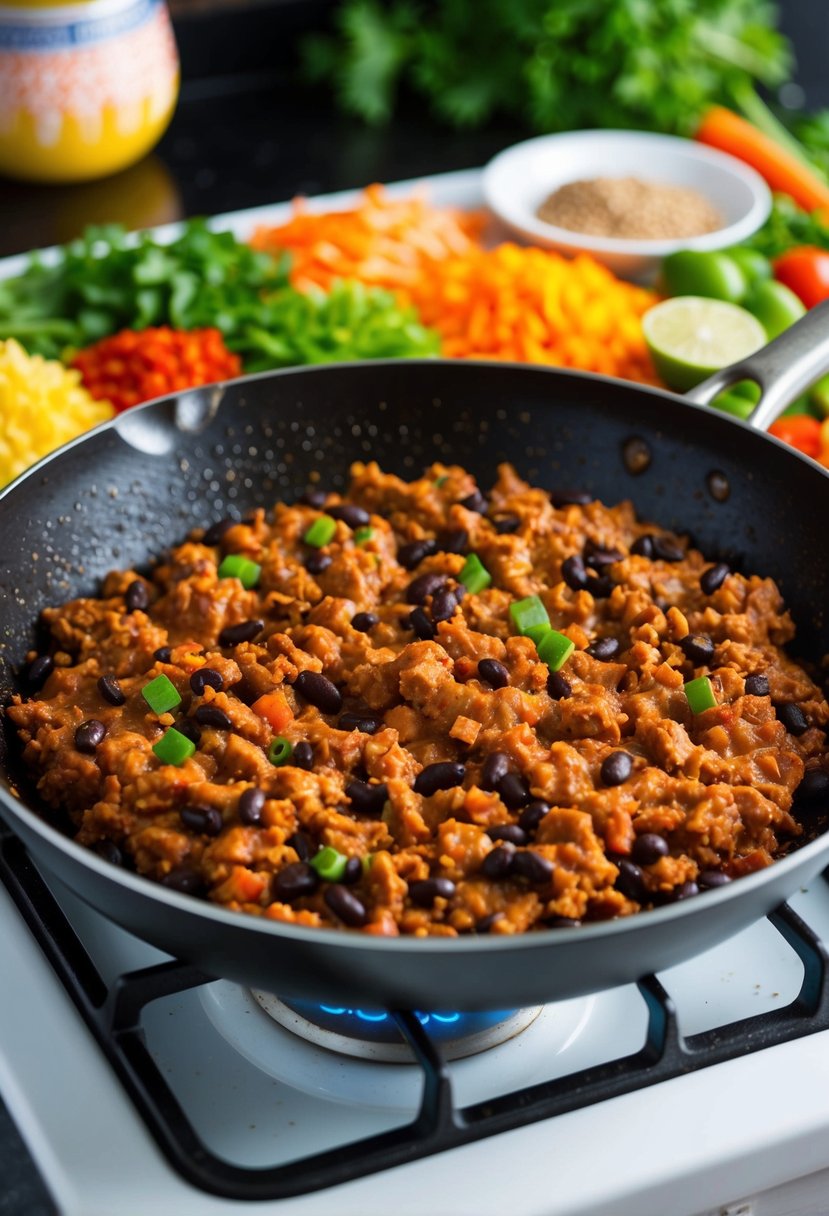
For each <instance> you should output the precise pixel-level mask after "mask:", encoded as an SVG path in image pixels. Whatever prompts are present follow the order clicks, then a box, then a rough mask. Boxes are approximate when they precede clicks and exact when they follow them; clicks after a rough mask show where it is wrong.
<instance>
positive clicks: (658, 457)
mask: <svg viewBox="0 0 829 1216" xmlns="http://www.w3.org/2000/svg"><path fill="white" fill-rule="evenodd" d="M827 368H829V305H825V306H823V307H821V308H819V309H815V310H813V312H811V313H810V314H809V315H808V316H807V317H806V318H805V319H804V320H803V321H801V322H800V323H799V324H798V325H797V326H795V327H794V328H793V329H792V330H790V331H789V332H788V333H787V334H786V335H784V337H783V338H780V339H778V340H777V341H776V342H775V343H773V344H772V345H770V346H769V347H767V348H766V349H765V350H764V351H762V352H760V353H758V354H757V355H755V356H753V357H752V358H750V359H749V360H747V361H746V363H745V364H743V365H741V366H739V367H735V368H732V369H728V371H727V372H725V373H721V374H718V375H717V376H716V377H715V378H714V380H713V381H710V382H707V384H706V385H704V386H700V388H699V389H697V390H695V392H694V397H695V398H696V399H697V400H698V401H706V400H710V399H711V396H712V395H713V394H714V392H715V391H717V390H718V389H719V388H721V387H723V386H724V385H725V384H727V383H732V382H734V381H735V380H736V379H740V378H742V377H743V376H750V377H752V378H754V379H756V380H757V381H758V382H760V383H761V385H762V386H763V388H764V390H765V395H764V400H763V402H762V405H761V407H760V411H761V413H760V416H758V417H757V418H755V420H754V421H755V425H761V424H762V423H764V422H766V421H768V420H769V419H770V418H771V417H773V416H774V415H775V414H776V413H777V412H779V411H780V409H781V408H782V406H783V405H784V404H785V402H786V401H787V400H790V399H792V398H794V397H795V396H796V395H797V394H798V392H800V391H801V390H802V388H803V387H804V386H805V385H806V384H807V383H810V382H812V381H813V380H814V379H816V378H817V376H818V375H819V374H820V373H821V372H823V371H825V370H826V369H827ZM435 458H438V459H441V460H443V461H455V462H458V463H461V464H463V465H465V466H466V467H467V468H469V469H471V470H472V471H473V472H474V473H475V474H476V476H477V478H478V479H479V481H480V483H481V484H482V485H483V486H486V485H487V484H488V483H489V482H491V480H492V479H493V478H494V475H495V469H496V466H497V464H498V463H499V462H500V461H502V460H509V461H512V462H513V463H514V464H515V466H516V467H517V469H518V471H519V472H520V473H521V474H522V475H523V476H524V477H526V478H528V479H529V480H530V481H531V482H534V483H537V484H540V485H543V486H547V487H551V488H553V487H559V488H561V487H573V486H576V487H578V488H581V489H586V490H589V491H590V492H591V493H592V494H593V495H594V496H595V497H597V498H601V499H603V500H604V501H605V502H610V503H612V502H616V501H618V500H620V499H623V498H631V499H632V500H633V502H634V503H635V505H636V508H637V510H638V512H639V514H640V516H641V517H642V518H644V519H652V520H654V521H657V522H659V523H661V524H663V525H666V526H668V527H670V528H673V529H676V530H677V531H678V532H688V533H690V534H691V535H692V536H693V538H694V541H695V543H696V544H697V545H698V546H699V547H700V548H701V549H702V551H703V552H704V553H705V554H706V555H707V556H709V557H711V558H722V559H725V560H727V561H729V562H731V563H732V564H734V565H735V566H736V567H737V568H740V569H743V570H745V571H756V572H758V573H762V574H766V575H770V576H772V577H773V578H775V579H776V580H777V581H778V583H779V584H780V586H781V588H782V590H783V594H784V596H785V598H786V601H787V604H788V606H789V607H790V609H791V611H792V613H793V615H794V618H795V620H796V621H797V623H798V626H799V634H798V640H797V652H798V653H799V654H802V655H804V656H811V657H813V658H818V657H819V656H822V655H823V654H824V653H826V652H827V651H829V621H827V616H826V612H825V605H826V604H827V602H829V545H827V543H826V534H827V527H829V476H827V474H826V473H825V472H823V471H822V470H821V469H820V468H819V467H818V466H817V465H816V464H813V463H812V462H811V461H809V460H807V459H806V458H804V457H801V456H799V455H798V454H797V453H795V452H794V451H792V450H791V449H790V448H787V447H785V446H783V445H782V444H780V443H778V442H777V441H776V440H774V439H770V438H769V437H768V436H766V435H764V434H763V433H761V432H760V431H758V430H756V429H752V427H751V426H750V425H746V424H744V423H741V422H739V421H736V420H734V419H732V418H730V417H728V416H726V415H723V414H721V413H719V412H717V411H713V410H708V409H705V408H699V407H698V406H697V405H695V404H692V403H691V402H690V401H688V400H687V399H683V398H681V397H677V396H674V395H673V394H671V393H667V392H660V391H657V390H653V389H646V388H639V387H636V386H634V385H631V384H626V383H622V382H619V381H612V380H608V379H605V378H603V377H599V376H590V375H582V374H576V373H572V372H562V371H551V370H545V369H540V368H532V367H525V366H504V365H495V364H482V363H459V362H439V361H423V362H411V363H409V362H404V363H401V362H390V363H364V364H352V365H345V366H333V367H325V368H315V369H303V370H296V371H284V372H279V373H275V374H268V375H264V376H260V377H252V378H248V379H244V380H239V381H236V382H233V383H230V384H228V385H226V386H222V387H217V388H211V389H204V390H199V391H194V392H190V393H185V394H182V395H180V396H178V397H168V398H164V399H163V400H159V401H156V402H153V403H150V404H148V405H146V406H144V407H143V408H140V409H137V410H132V411H130V412H128V413H126V414H123V415H121V416H120V417H119V418H118V419H116V420H115V421H113V422H112V423H109V424H107V425H105V426H103V427H100V428H98V429H97V430H96V431H94V432H93V433H92V434H91V435H89V436H88V437H86V438H84V439H82V440H79V441H77V442H75V443H74V444H72V445H70V446H68V447H66V448H64V449H63V450H61V451H60V452H58V453H57V454H56V455H55V456H53V457H50V458H49V459H47V460H45V461H43V462H41V463H40V464H39V465H37V466H36V467H35V468H34V469H33V470H32V471H30V472H29V473H27V474H26V475H25V476H23V477H22V478H20V479H19V480H18V481H17V482H15V483H14V485H12V486H11V487H9V488H8V489H7V490H6V491H5V493H3V494H0V604H2V622H1V624H0V669H1V670H0V676H2V681H3V688H2V694H3V696H4V697H6V698H7V697H8V695H9V693H10V692H11V691H12V688H13V686H14V680H15V677H14V674H13V673H14V672H16V671H17V670H18V669H19V668H20V666H21V664H22V662H23V659H24V656H25V654H26V651H27V650H28V649H29V648H30V647H31V646H32V645H33V643H34V641H35V638H36V631H35V622H36V620H37V617H38V614H39V612H40V610H41V609H42V608H44V607H45V606H47V605H51V604H56V603H60V602H62V601H64V600H67V599H69V598H71V597H73V596H76V595H80V594H90V593H94V592H95V590H96V589H97V587H98V585H99V581H100V579H101V577H102V576H103V575H104V574H105V573H106V572H107V571H108V570H110V569H113V568H126V567H129V566H136V567H142V566H146V564H147V563H148V561H149V559H150V558H151V556H152V555H154V554H159V553H160V552H162V551H163V550H164V549H165V547H167V546H169V545H171V544H172V543H174V542H177V541H178V540H180V539H182V538H183V537H184V536H185V534H186V533H187V532H188V531H189V529H191V528H192V527H194V526H196V525H206V524H209V523H210V522H211V521H213V520H215V519H218V518H220V517H222V516H224V515H226V514H228V513H230V514H234V515H238V516H239V517H241V516H243V515H244V514H245V512H246V511H247V510H248V509H249V508H250V507H252V506H253V505H254V504H259V503H263V504H266V505H268V504H271V503H273V502H274V501H275V500H276V499H279V498H284V499H287V500H288V501H290V500H292V499H293V498H295V497H296V496H297V495H298V494H300V493H301V492H302V491H303V490H304V489H305V487H306V486H307V485H308V483H309V481H311V480H315V479H316V478H319V482H320V484H322V485H324V486H326V487H328V488H330V489H337V490H341V489H343V487H344V486H345V484H346V479H347V476H348V468H349V465H350V464H351V462H352V461H354V460H363V461H366V460H377V461H378V462H379V463H380V464H381V466H382V467H383V468H384V469H386V470H388V471H390V472H395V473H399V474H401V475H403V476H404V477H406V476H409V477H410V476H413V475H415V474H418V473H419V472H420V471H421V469H422V468H423V467H424V466H426V465H427V464H429V463H430V462H431V461H432V460H434V459H435ZM7 743H8V752H7V754H5V755H3V756H0V765H2V769H3V781H2V784H0V812H2V815H3V817H4V819H5V820H6V822H7V823H8V825H9V826H10V827H11V828H12V829H13V830H14V831H15V832H16V833H17V834H18V835H19V836H20V837H22V839H23V840H24V842H25V843H26V845H27V846H28V848H29V849H30V851H31V853H32V854H33V856H34V858H35V859H36V861H37V862H38V864H39V865H40V866H41V867H42V868H43V869H44V870H45V871H47V873H48V872H50V871H51V872H53V873H54V874H55V875H57V876H58V877H59V878H60V879H61V880H62V881H63V882H64V883H66V884H67V886H69V887H70V888H71V889H72V890H73V891H75V892H76V893H77V894H78V895H79V896H81V897H82V898H83V899H84V900H86V901H87V902H88V903H90V904H92V905H93V906H94V907H95V908H97V909H99V910H100V911H102V912H104V913H105V914H106V915H107V916H109V917H111V918H112V919H113V920H114V921H117V922H118V923H119V924H121V925H123V926H125V927H126V928H127V929H129V930H131V931H132V932H134V933H135V934H137V935H138V936H139V937H142V938H144V939H146V940H147V941H149V942H152V943H153V944H154V945H156V946H158V947H160V948H161V949H163V950H166V951H168V952H170V953H171V954H174V955H177V956H179V957H180V958H183V959H186V960H188V961H190V962H192V963H194V964H196V965H197V966H198V967H200V968H201V969H202V970H203V971H205V972H206V973H208V974H210V975H214V976H225V977H228V978H230V979H234V980H238V981H240V982H243V983H246V984H250V985H255V986H256V987H259V988H263V989H266V990H268V991H273V992H277V993H279V994H280V995H282V996H284V997H305V998H310V999H317V1000H329V1001H331V1000H334V1001H338V1002H348V1003H354V1004H358V1005H362V1006H364V1007H365V1006H372V1005H374V1006H385V1007H389V1008H403V1009H415V1008H417V1009H429V1008H437V1009H446V1008H453V1009H460V1010H475V1009H487V1008H490V1009H493V1008H506V1007H510V1008H514V1007H518V1006H527V1005H534V1004H540V1003H543V1002H546V1001H551V1000H557V999H560V998H564V997H570V996H575V995H577V994H580V993H584V992H589V991H594V990H597V989H603V988H608V987H611V986H613V985H615V984H621V983H625V982H628V981H631V980H635V979H636V978H638V977H640V976H643V975H645V974H648V973H651V972H654V971H659V970H661V969H664V968H666V967H668V966H671V965H672V964H675V963H678V962H680V961H682V960H683V959H686V958H688V957H690V956H691V955H694V954H696V953H698V952H700V951H702V950H705V949H707V948H708V947H710V946H712V945H714V944H715V943H716V942H718V941H720V940H722V939H723V938H726V937H728V936H729V935H731V934H732V933H735V932H736V931H738V930H739V929H742V928H743V927H745V926H746V925H748V924H750V923H751V922H752V921H754V920H756V919H757V918H759V917H760V916H762V915H764V914H765V913H766V912H768V911H770V910H771V909H772V908H774V907H775V906H776V905H778V904H779V903H780V902H781V901H782V900H784V899H785V898H786V897H787V896H789V895H790V894H791V893H792V892H793V891H795V890H797V888H798V887H800V886H801V885H802V884H804V883H806V882H808V881H809V880H810V879H811V878H812V877H814V875H815V874H816V873H817V872H818V871H819V870H821V869H822V868H823V867H824V866H825V865H826V864H827V863H829V833H827V834H825V835H820V836H818V837H817V838H816V839H814V840H813V841H812V842H811V843H808V844H806V845H805V846H804V847H802V848H800V849H798V850H796V851H795V852H793V853H792V854H791V855H790V856H788V857H785V858H783V859H782V860H780V861H778V862H776V863H775V864H774V865H773V866H771V867H769V868H768V869H767V870H764V871H763V872H761V873H757V874H753V875H751V876H749V877H747V878H743V879H741V880H739V881H737V882H734V883H732V884H731V885H729V886H727V887H724V888H720V889H719V890H715V891H710V892H706V893H704V894H701V895H699V896H697V897H696V898H692V899H688V900H685V901H683V902H680V903H676V904H673V905H671V906H668V907H662V908H658V909H656V910H654V911H649V912H644V913H642V914H640V915H638V916H635V917H631V918H626V919H623V920H618V921H611V922H605V923H598V924H590V925H586V926H583V927H580V928H571V929H549V930H545V931H542V932H536V933H530V934H526V935H523V936H518V937H492V936H490V937H486V936H478V937H475V936H470V937H463V938H457V939H444V938H430V939H427V940H414V939H400V938H398V939H393V938H377V937H369V936H365V935H364V934H361V933H357V932H336V931H333V930H313V929H307V928H293V927H291V926H288V925H280V924H277V923H274V922H270V921H265V920H263V919H260V918H257V917H246V916H242V915H239V914H235V913H232V912H228V911H224V910H223V909H221V908H218V907H215V906H212V905H210V904H208V903H206V902H204V901H200V900H198V899H195V898H192V897H189V896H186V895H181V894H178V893H176V892H174V891H170V890H167V889H165V888H162V887H160V886H158V885H156V884H155V883H153V882H151V881H149V880H147V879H144V878H141V877H138V876H137V875H134V874H131V873H127V872H125V871H123V870H121V869H118V868H116V867H115V866H113V865H110V864H108V863H107V862H106V861H104V860H102V859H101V858H99V857H98V856H97V855H95V854H94V853H92V852H90V851H87V850H85V849H83V848H80V847H79V846H77V845H75V844H74V843H73V842H72V841H71V840H70V839H67V838H66V837H65V836H64V835H62V834H61V833H60V832H59V831H58V830H57V829H56V828H55V827H53V826H50V824H49V823H48V822H47V821H46V820H45V819H44V818H41V816H40V815H39V814H38V813H37V811H36V810H35V809H29V807H27V806H26V805H25V803H24V801H23V800H22V795H16V794H15V792H14V788H15V784H16V782H15V773H14V770H17V764H16V761H14V762H13V757H14V755H15V751H16V748H15V744H14V742H13V741H12V740H11V738H10V737H9V739H8V740H7ZM17 777H18V778H21V789H25V785H24V784H23V782H22V775H21V774H20V773H19V771H17ZM32 807H34V803H32Z"/></svg>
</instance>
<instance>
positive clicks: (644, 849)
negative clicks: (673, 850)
mask: <svg viewBox="0 0 829 1216" xmlns="http://www.w3.org/2000/svg"><path fill="white" fill-rule="evenodd" d="M669 852H670V848H669V846H668V842H667V840H666V839H665V837H664V836H658V835H657V833H656V832H643V833H642V835H641V836H637V837H636V839H635V840H634V842H633V848H632V849H631V851H630V856H631V859H632V860H633V861H635V862H636V864H637V865H638V866H652V865H653V864H654V862H657V861H659V859H660V857H667V856H668V853H669Z"/></svg>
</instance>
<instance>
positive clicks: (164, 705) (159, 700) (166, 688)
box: [141, 675, 183, 737]
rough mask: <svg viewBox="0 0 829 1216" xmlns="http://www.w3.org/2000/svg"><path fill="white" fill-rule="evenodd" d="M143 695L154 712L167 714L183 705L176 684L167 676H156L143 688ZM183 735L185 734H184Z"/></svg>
mask: <svg viewBox="0 0 829 1216" xmlns="http://www.w3.org/2000/svg"><path fill="white" fill-rule="evenodd" d="M141 695H142V697H143V698H144V700H145V701H146V702H147V704H148V705H149V707H150V709H151V710H152V711H153V713H154V714H166V713H167V712H168V711H169V710H171V709H175V708H176V706H177V705H181V697H180V696H179V695H178V692H177V690H176V686H175V684H174V683H173V681H172V680H171V679H169V678H168V677H167V676H164V675H161V676H156V677H155V679H154V680H150V682H149V684H145V685H144V687H143V688H142V689H141ZM182 737H183V736H182Z"/></svg>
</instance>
